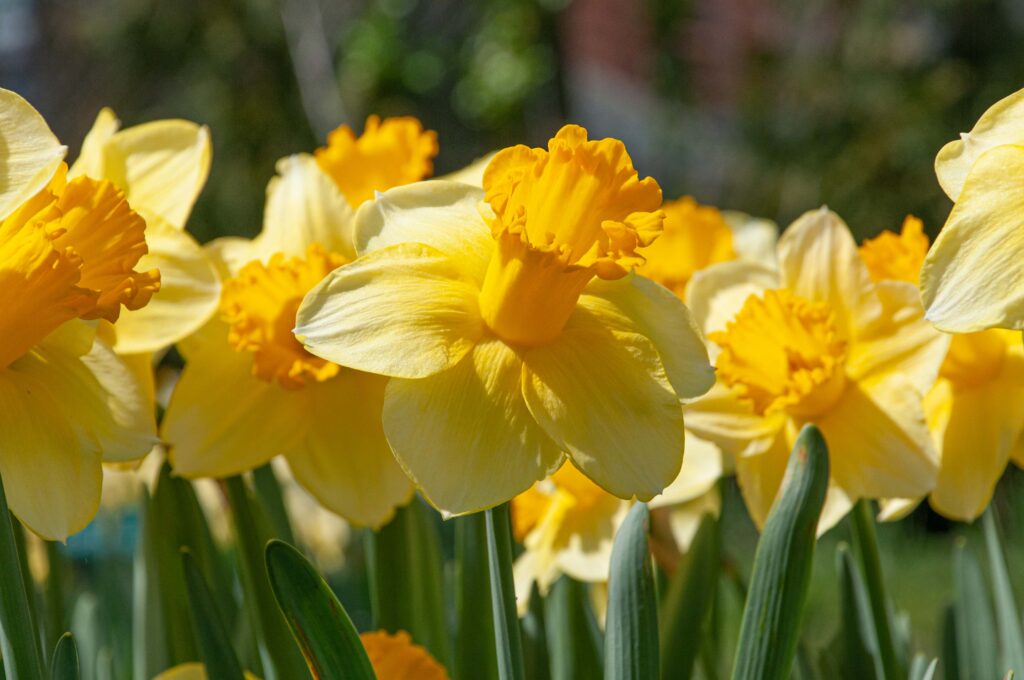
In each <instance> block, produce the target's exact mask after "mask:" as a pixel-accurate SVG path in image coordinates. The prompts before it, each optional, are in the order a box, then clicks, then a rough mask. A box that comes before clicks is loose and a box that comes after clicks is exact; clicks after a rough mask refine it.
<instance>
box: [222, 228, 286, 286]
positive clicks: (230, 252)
mask: <svg viewBox="0 0 1024 680" xmlns="http://www.w3.org/2000/svg"><path fill="white" fill-rule="evenodd" d="M203 252H205V253H206V256H207V257H208V258H209V260H210V263H211V264H212V265H213V268H214V269H215V270H216V271H217V275H218V276H219V277H220V279H221V280H224V279H229V278H231V277H233V276H236V275H237V274H238V271H239V270H240V269H241V268H242V267H244V266H245V265H247V264H249V263H250V262H252V261H253V260H259V259H261V258H262V257H263V256H264V255H265V254H266V253H264V252H263V251H261V250H260V249H259V248H258V247H257V244H256V243H255V242H254V241H253V239H248V238H243V237H241V236H221V237H220V238H215V239H213V240H212V241H210V242H209V243H206V244H204V245H203ZM271 254H272V253H271ZM302 256H303V257H305V252H303V253H302ZM266 259H270V258H269V257H267V258H266Z"/></svg>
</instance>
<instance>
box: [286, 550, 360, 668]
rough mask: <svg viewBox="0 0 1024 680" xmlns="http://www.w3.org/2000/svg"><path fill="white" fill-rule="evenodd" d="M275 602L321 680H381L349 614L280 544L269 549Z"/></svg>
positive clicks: (310, 569) (303, 562)
mask: <svg viewBox="0 0 1024 680" xmlns="http://www.w3.org/2000/svg"><path fill="white" fill-rule="evenodd" d="M266 560H267V573H268V574H269V576H270V585H271V587H272V589H273V593H274V597H275V598H276V599H277V604H278V606H279V607H280V608H281V612H283V614H284V617H285V619H286V620H287V622H288V626H289V627H290V628H291V632H292V635H293V636H294V638H295V641H296V642H298V645H299V648H300V649H301V650H302V655H303V656H304V657H305V659H306V663H307V664H308V665H309V669H310V671H311V672H312V673H313V677H314V678H317V680H375V678H376V675H374V672H373V667H372V666H371V665H370V659H369V657H367V655H366V649H365V648H364V647H363V643H362V641H361V640H360V639H359V634H358V633H357V632H356V628H355V626H353V625H352V620H351V619H349V617H348V614H347V613H346V612H345V608H344V607H342V606H341V603H340V602H338V598H337V597H335V596H334V593H333V592H332V591H331V589H330V587H328V585H327V583H326V582H325V581H324V580H323V578H321V577H320V575H319V574H318V573H317V572H316V569H314V568H313V565H311V564H310V563H309V561H308V560H307V559H306V558H305V557H303V556H302V555H301V554H300V553H299V551H298V550H296V549H295V548H293V547H292V546H290V545H288V544H287V543H284V542H282V541H278V540H274V541H271V542H270V543H269V544H268V545H267V549H266Z"/></svg>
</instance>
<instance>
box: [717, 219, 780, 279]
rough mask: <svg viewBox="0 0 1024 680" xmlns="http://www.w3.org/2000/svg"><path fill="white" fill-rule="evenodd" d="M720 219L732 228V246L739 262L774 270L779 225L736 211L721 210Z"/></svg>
mask: <svg viewBox="0 0 1024 680" xmlns="http://www.w3.org/2000/svg"><path fill="white" fill-rule="evenodd" d="M722 217H724V218H725V221H726V222H727V223H728V224H729V227H730V228H732V246H733V248H734V249H735V250H736V255H737V256H738V257H739V259H741V260H746V261H748V262H757V263H759V264H763V265H764V266H766V267H769V268H772V269H775V268H776V267H777V266H778V260H777V250H776V246H777V244H778V242H779V225H777V224H776V223H775V222H773V221H771V220H767V219H764V218H763V217H752V216H750V215H747V214H746V213H741V212H739V211H736V210H723V211H722Z"/></svg>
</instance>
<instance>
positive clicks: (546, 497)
mask: <svg viewBox="0 0 1024 680" xmlns="http://www.w3.org/2000/svg"><path fill="white" fill-rule="evenodd" d="M609 499H613V500H617V499H614V497H613V496H612V495H611V494H609V493H608V492H606V491H605V490H604V489H602V488H601V487H599V486H598V485H597V484H594V482H592V481H590V480H589V479H587V477H586V476H585V475H584V474H583V473H582V472H580V471H579V470H577V469H576V466H575V465H573V464H572V463H565V464H564V465H563V466H562V467H561V468H559V469H558V472H556V473H555V474H553V475H551V476H550V477H548V478H547V479H545V480H544V481H542V482H538V483H537V484H534V485H533V486H532V487H531V488H530V489H529V490H527V491H524V492H523V493H521V494H519V495H518V496H516V497H515V498H513V499H512V532H513V533H514V534H515V537H516V540H518V541H519V542H520V543H523V542H524V541H525V540H526V536H527V535H528V534H529V533H530V532H531V531H533V529H534V528H536V527H537V526H539V525H541V524H545V525H546V528H547V530H548V532H550V533H551V534H552V537H555V536H557V535H559V534H561V533H563V531H564V530H566V529H567V528H571V525H572V524H574V522H573V520H574V519H576V520H579V519H582V518H585V517H586V516H587V515H588V514H589V513H590V512H591V511H593V510H594V509H595V508H597V507H598V505H600V504H601V503H602V502H603V501H606V500H609ZM570 533H571V531H570Z"/></svg>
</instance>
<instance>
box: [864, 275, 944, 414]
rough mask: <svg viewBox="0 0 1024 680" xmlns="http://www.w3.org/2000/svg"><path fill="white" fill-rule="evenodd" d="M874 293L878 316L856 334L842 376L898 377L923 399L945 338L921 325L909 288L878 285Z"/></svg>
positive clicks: (897, 283)
mask: <svg viewBox="0 0 1024 680" xmlns="http://www.w3.org/2000/svg"><path fill="white" fill-rule="evenodd" d="M877 290H878V298H879V300H880V301H881V303H882V304H881V309H880V313H879V315H878V316H877V317H874V318H872V319H868V320H866V323H865V324H864V325H863V326H861V327H860V328H858V329H857V334H856V337H855V339H854V341H853V342H852V343H850V346H849V355H848V357H847V360H846V372H847V374H848V375H849V376H850V377H852V378H853V379H854V380H861V379H873V378H876V377H878V376H882V375H884V374H886V373H903V374H904V375H906V376H907V378H909V379H910V381H911V382H912V383H913V384H914V386H915V387H916V388H917V390H918V391H919V392H921V393H922V394H924V393H925V392H927V391H928V389H929V388H930V387H931V386H932V383H934V382H935V378H936V376H937V375H938V373H939V367H940V366H941V365H942V360H943V359H944V358H945V356H946V351H947V350H948V349H949V340H950V336H949V335H947V334H945V333H941V332H939V331H937V330H935V328H934V327H933V326H932V325H931V324H930V323H928V322H927V321H926V320H925V318H924V310H923V309H922V308H921V298H920V295H919V293H918V291H917V288H916V287H914V286H913V285H911V284H909V283H904V282H902V281H882V282H881V283H879V284H878V289H877ZM863 322H864V320H862V323H863Z"/></svg>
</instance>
